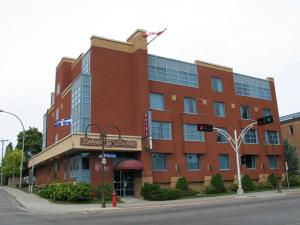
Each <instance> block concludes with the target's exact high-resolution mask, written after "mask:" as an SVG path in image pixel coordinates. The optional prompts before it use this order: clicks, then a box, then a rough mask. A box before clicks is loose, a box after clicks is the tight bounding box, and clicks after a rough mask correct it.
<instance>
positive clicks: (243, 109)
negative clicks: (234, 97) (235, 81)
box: [240, 105, 251, 120]
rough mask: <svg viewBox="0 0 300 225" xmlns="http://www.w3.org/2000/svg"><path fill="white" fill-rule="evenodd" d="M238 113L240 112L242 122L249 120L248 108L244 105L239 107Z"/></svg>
mask: <svg viewBox="0 0 300 225" xmlns="http://www.w3.org/2000/svg"><path fill="white" fill-rule="evenodd" d="M240 111H241V118H242V119H243V120H250V119H251V118H250V107H249V106H246V105H241V107H240Z"/></svg>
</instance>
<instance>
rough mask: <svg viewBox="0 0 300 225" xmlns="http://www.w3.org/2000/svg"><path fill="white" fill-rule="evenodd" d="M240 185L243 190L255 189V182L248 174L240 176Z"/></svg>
mask: <svg viewBox="0 0 300 225" xmlns="http://www.w3.org/2000/svg"><path fill="white" fill-rule="evenodd" d="M242 187H243V189H244V191H253V190H254V189H255V184H254V183H253V181H252V179H251V177H250V176H249V175H248V174H246V175H244V176H243V177H242Z"/></svg>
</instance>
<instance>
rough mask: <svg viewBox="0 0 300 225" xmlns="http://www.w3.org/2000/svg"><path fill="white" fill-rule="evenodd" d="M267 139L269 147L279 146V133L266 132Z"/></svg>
mask: <svg viewBox="0 0 300 225" xmlns="http://www.w3.org/2000/svg"><path fill="white" fill-rule="evenodd" d="M265 139H266V143H267V144H268V145H272V144H273V145H279V144H280V141H279V133H278V132H277V131H270V130H267V131H265Z"/></svg>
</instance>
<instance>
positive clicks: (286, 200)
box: [0, 190, 300, 225]
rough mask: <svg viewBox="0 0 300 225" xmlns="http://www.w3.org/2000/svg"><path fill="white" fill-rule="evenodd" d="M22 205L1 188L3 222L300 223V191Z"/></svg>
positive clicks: (89, 224)
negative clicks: (62, 209) (90, 206)
mask: <svg viewBox="0 0 300 225" xmlns="http://www.w3.org/2000/svg"><path fill="white" fill-rule="evenodd" d="M19 207H20V205H19V204H18V203H17V202H16V201H14V199H13V198H11V197H9V196H8V194H6V193H4V192H3V191H1V190H0V225H50V224H51V225H53V224H55V225H60V224H61V225H77V224H78V225H92V224H95V225H96V224H97V225H119V224H121V225H139V224H143V225H150V224H151V225H165V224H172V225H196V224H197V225H237V224H239V225H256V224H258V225H300V194H293V195H289V196H283V197H277V198H247V199H234V200H226V201H212V202H205V203H202V204H199V205H193V206H178V207H175V208H174V207H173V208H168V207H165V208H151V209H149V208H147V209H128V210H126V209H125V210H124V209H122V210H114V211H111V210H107V211H101V212H96V213H82V214H80V213H69V214H34V213H29V212H26V211H24V210H22V209H20V208H19ZM66 207H67V206H66Z"/></svg>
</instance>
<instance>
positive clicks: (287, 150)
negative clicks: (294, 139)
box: [284, 140, 299, 175]
mask: <svg viewBox="0 0 300 225" xmlns="http://www.w3.org/2000/svg"><path fill="white" fill-rule="evenodd" d="M284 156H285V160H286V162H287V165H288V169H289V170H288V173H289V175H296V174H298V167H299V159H298V155H297V151H296V147H295V146H293V145H291V144H290V143H289V142H288V140H285V141H284Z"/></svg>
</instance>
